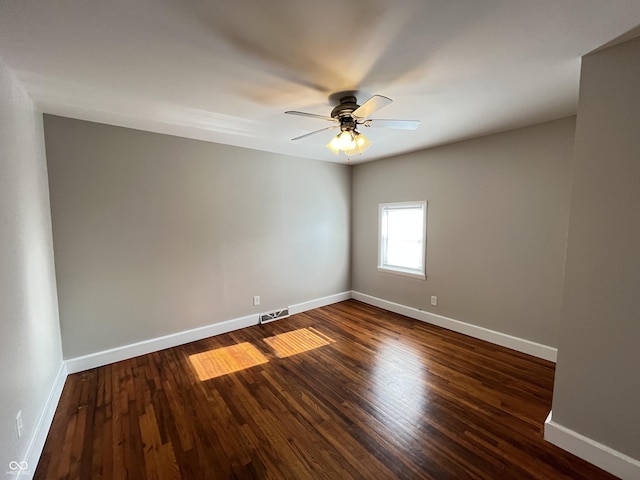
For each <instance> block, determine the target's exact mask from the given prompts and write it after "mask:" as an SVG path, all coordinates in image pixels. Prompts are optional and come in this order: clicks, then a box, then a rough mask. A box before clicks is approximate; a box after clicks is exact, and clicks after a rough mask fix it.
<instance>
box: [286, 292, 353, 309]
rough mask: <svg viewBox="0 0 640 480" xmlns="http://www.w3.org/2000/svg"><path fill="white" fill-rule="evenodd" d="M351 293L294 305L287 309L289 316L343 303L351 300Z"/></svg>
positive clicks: (337, 294)
mask: <svg viewBox="0 0 640 480" xmlns="http://www.w3.org/2000/svg"><path fill="white" fill-rule="evenodd" d="M351 298H352V297H351V291H348V292H342V293H336V294H335V295H329V296H328V297H322V298H318V299H316V300H311V301H309V302H302V303H296V304H295V305H291V306H290V307H289V314H290V315H295V314H296V313H302V312H306V311H307V310H313V309H314V308H320V307H325V306H327V305H331V304H333V303H338V302H343V301H345V300H349V299H351Z"/></svg>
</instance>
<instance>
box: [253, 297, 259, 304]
mask: <svg viewBox="0 0 640 480" xmlns="http://www.w3.org/2000/svg"><path fill="white" fill-rule="evenodd" d="M257 305H260V295H256V296H255V297H253V306H254V307H255V306H257Z"/></svg>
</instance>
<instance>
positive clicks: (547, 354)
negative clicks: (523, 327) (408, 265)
mask: <svg viewBox="0 0 640 480" xmlns="http://www.w3.org/2000/svg"><path fill="white" fill-rule="evenodd" d="M351 298H353V299H355V300H359V301H361V302H363V303H367V304H369V305H373V306H375V307H379V308H383V309H385V310H389V311H391V312H394V313H399V314H401V315H404V316H406V317H410V318H413V319H415V320H420V321H421V322H426V323H430V324H432V325H437V326H438V327H443V328H446V329H448V330H453V331H454V332H458V333H463V334H465V335H469V336H470V337H474V338H478V339H480V340H485V341H487V342H491V343H494V344H496V345H501V346H503V347H507V348H510V349H512V350H516V351H518V352H522V353H526V354H528V355H532V356H534V357H538V358H542V359H544V360H548V361H550V362H555V361H556V359H557V357H558V349H557V348H554V347H549V346H547V345H542V344H540V343H536V342H532V341H530V340H525V339H523V338H518V337H514V336H512V335H507V334H506V333H501V332H497V331H495V330H489V329H488V328H484V327H479V326H477V325H472V324H470V323H466V322H461V321H460V320H454V319H453V318H449V317H444V316H442V315H437V314H435V313H431V312H426V311H424V310H419V309H417V308H413V307H407V306H405V305H401V304H399V303H394V302H390V301H388V300H383V299H381V298H377V297H372V296H371V295H366V294H364V293H360V292H356V291H353V292H352V297H351Z"/></svg>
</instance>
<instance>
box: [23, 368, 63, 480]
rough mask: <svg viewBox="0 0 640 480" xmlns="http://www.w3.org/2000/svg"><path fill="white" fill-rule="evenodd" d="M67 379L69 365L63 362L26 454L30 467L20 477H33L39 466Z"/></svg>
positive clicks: (25, 457)
mask: <svg viewBox="0 0 640 480" xmlns="http://www.w3.org/2000/svg"><path fill="white" fill-rule="evenodd" d="M66 380H67V366H66V365H65V363H64V362H62V363H61V364H60V368H59V369H58V373H57V374H56V378H55V379H54V381H53V385H52V386H51V390H49V395H48V396H47V401H46V402H45V404H44V408H43V409H42V412H41V413H40V417H39V418H38V422H37V423H36V427H35V430H34V433H33V436H32V437H31V440H30V441H29V445H28V447H27V453H26V455H25V456H24V459H25V461H26V462H27V464H28V466H29V467H28V469H27V470H25V471H24V472H23V473H22V475H19V476H18V478H20V479H31V478H33V475H34V474H35V472H36V467H37V466H38V461H39V460H40V455H42V449H43V448H44V442H45V441H46V440H47V435H48V434H49V428H51V423H52V422H53V416H54V414H55V413H56V408H58V403H59V402H60V397H61V396H62V390H63V388H64V383H65V381H66Z"/></svg>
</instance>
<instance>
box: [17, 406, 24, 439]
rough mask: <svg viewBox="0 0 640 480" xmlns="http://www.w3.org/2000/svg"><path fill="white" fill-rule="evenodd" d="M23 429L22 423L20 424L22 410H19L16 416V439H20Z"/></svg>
mask: <svg viewBox="0 0 640 480" xmlns="http://www.w3.org/2000/svg"><path fill="white" fill-rule="evenodd" d="M23 428H24V423H22V410H20V411H18V414H17V415H16V434H17V435H18V438H20V437H22V429H23Z"/></svg>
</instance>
